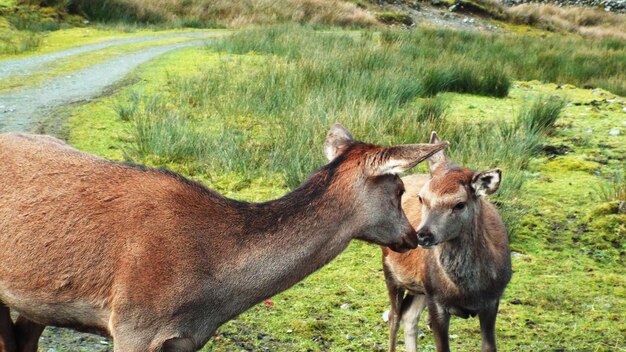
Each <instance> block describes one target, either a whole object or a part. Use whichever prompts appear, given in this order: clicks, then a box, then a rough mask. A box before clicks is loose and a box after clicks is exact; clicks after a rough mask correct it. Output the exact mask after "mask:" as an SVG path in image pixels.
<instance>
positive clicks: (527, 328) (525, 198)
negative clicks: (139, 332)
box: [68, 29, 626, 351]
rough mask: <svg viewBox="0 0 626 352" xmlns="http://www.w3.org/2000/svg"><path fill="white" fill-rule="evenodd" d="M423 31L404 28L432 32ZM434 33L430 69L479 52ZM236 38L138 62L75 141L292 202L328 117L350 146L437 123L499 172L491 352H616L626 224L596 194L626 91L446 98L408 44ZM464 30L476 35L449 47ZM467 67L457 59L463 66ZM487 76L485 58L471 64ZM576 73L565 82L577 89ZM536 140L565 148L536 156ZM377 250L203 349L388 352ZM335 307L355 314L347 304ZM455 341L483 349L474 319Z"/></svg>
mask: <svg viewBox="0 0 626 352" xmlns="http://www.w3.org/2000/svg"><path fill="white" fill-rule="evenodd" d="M419 33H421V32H416V33H414V34H411V35H415V36H416V38H417V37H419V36H421V35H423V36H428V35H431V34H432V32H429V31H426V34H424V33H421V34H419ZM428 33H431V34H428ZM434 33H437V34H436V35H435V36H434V37H435V38H436V37H442V38H443V37H444V35H447V36H449V37H447V38H452V41H451V42H444V41H443V39H442V41H441V42H438V41H436V42H435V44H432V45H434V46H436V45H439V46H440V47H441V50H443V51H444V52H445V53H450V54H449V55H448V54H446V55H444V56H441V57H446V58H449V60H451V62H448V59H446V60H443V59H442V60H440V61H442V62H438V63H437V64H438V65H442V67H446V65H448V66H447V67H452V64H453V63H457V64H458V62H457V61H454V60H456V59H457V58H458V57H456V56H455V55H460V54H459V53H458V52H457V51H461V48H465V49H463V50H464V51H463V52H464V53H465V54H464V55H468V56H470V57H471V55H474V54H472V50H470V49H471V48H472V42H471V41H472V40H474V39H475V37H474V35H473V34H472V35H467V36H463V35H462V34H459V33H448V34H445V33H443V32H439V31H436V32H434ZM246 35H249V36H250V37H248V40H247V42H246V41H245V40H243V38H233V39H232V41H231V42H224V43H223V44H222V45H220V46H219V47H218V49H219V51H212V50H202V49H185V50H181V51H178V52H175V53H171V54H168V55H166V56H164V57H162V58H160V59H158V60H156V61H155V62H153V63H151V64H149V65H144V66H143V67H142V69H140V71H139V72H138V73H137V75H138V78H140V79H139V80H138V83H136V84H135V85H133V86H131V87H127V88H124V89H122V90H121V91H120V92H119V93H118V94H116V95H114V96H110V97H105V98H103V99H102V100H99V101H96V102H93V103H90V104H88V105H85V106H83V107H82V108H80V109H79V110H78V111H76V112H75V113H74V115H73V116H72V118H71V119H70V120H69V124H68V126H69V128H70V135H69V140H70V143H71V144H72V145H74V146H76V147H77V148H79V149H82V150H86V151H90V152H94V153H96V154H99V155H103V156H106V157H109V158H113V159H116V160H122V159H125V158H130V159H133V160H135V161H139V162H144V163H147V164H149V165H153V166H165V167H169V168H171V169H174V170H176V171H179V172H182V173H184V174H185V175H187V176H190V177H193V178H195V179H197V180H199V181H201V182H203V183H205V184H207V185H208V186H210V187H212V188H214V189H216V190H218V191H220V192H222V193H223V194H225V195H226V196H229V197H234V198H237V199H243V200H249V201H261V200H267V199H271V198H273V197H277V196H279V195H281V194H284V193H285V192H287V191H288V190H289V189H292V188H293V187H294V185H296V184H297V183H298V182H300V181H301V180H302V179H303V178H304V177H305V176H306V175H308V174H310V173H311V172H312V171H313V170H314V169H315V168H316V167H318V166H320V165H321V164H322V163H323V162H324V161H323V157H322V155H323V153H322V143H323V139H324V136H325V133H326V131H327V129H328V127H329V126H330V125H331V124H332V123H334V122H336V121H339V122H342V123H344V124H345V125H346V126H347V127H348V128H349V129H350V130H351V131H352V132H353V133H354V135H355V136H356V137H357V138H358V139H362V140H366V141H372V142H377V143H381V144H392V143H414V142H420V141H421V142H424V141H427V139H428V136H429V133H430V131H431V130H432V129H436V130H437V131H438V132H440V136H441V137H442V138H444V139H446V140H450V141H451V142H452V143H451V145H450V147H449V148H448V154H449V156H450V158H451V159H452V160H453V161H456V162H458V163H460V164H462V165H466V166H469V167H473V168H476V169H486V168H491V167H502V168H503V169H504V174H503V184H502V188H501V189H500V190H499V191H498V194H497V197H492V198H491V199H492V200H494V201H496V202H497V204H498V206H499V207H500V210H501V212H502V214H503V216H504V217H505V219H507V223H508V224H509V225H510V230H512V231H511V247H512V249H513V250H515V251H516V252H518V253H520V254H521V255H518V256H515V257H514V259H513V268H514V275H513V279H512V281H511V283H510V285H509V287H508V288H507V291H506V292H505V295H504V297H503V300H502V303H501V309H500V315H499V318H498V325H497V334H498V338H499V340H498V343H499V347H500V349H501V350H503V351H529V350H532V351H554V350H566V351H620V350H625V349H626V340H625V339H624V336H626V322H625V321H624V316H623V314H622V313H621V312H622V310H623V309H622V308H623V307H624V306H625V305H626V289H625V287H624V285H623V282H624V281H625V279H626V277H625V274H624V271H623V268H624V260H625V259H626V244H625V243H626V242H625V241H624V238H625V237H624V236H625V235H626V225H625V224H626V215H624V214H618V212H617V206H616V204H617V202H616V201H615V200H612V199H611V200H609V199H608V198H607V199H602V198H601V197H600V196H599V194H598V192H597V191H596V190H597V189H598V187H600V186H601V185H603V184H604V183H605V182H606V179H607V177H610V175H613V174H614V173H615V172H618V170H621V168H622V167H623V160H624V159H623V156H624V155H626V136H624V134H623V133H622V134H621V135H618V136H611V135H609V130H610V129H611V128H621V129H622V131H623V130H624V128H625V127H623V120H624V117H623V116H624V115H623V111H622V108H623V104H622V103H619V100H623V99H624V98H620V97H616V96H615V95H613V94H611V93H609V92H607V91H604V90H598V91H596V93H592V91H591V90H585V89H580V88H575V87H573V86H571V85H567V84H566V85H560V86H559V85H557V84H554V83H550V84H547V83H541V82H538V81H512V82H511V86H510V88H509V89H508V94H507V96H506V97H504V98H500V97H499V95H497V94H493V95H491V96H490V95H473V94H466V93H458V92H445V91H444V92H439V93H438V94H436V95H434V96H429V94H426V92H425V91H423V90H422V89H418V87H420V86H421V83H420V84H417V83H416V82H419V81H420V79H421V78H422V76H420V75H418V74H417V73H415V72H418V73H419V72H422V71H420V70H421V69H422V68H421V67H415V66H417V65H418V64H421V63H422V61H419V60H421V59H420V58H419V56H416V57H415V61H412V60H413V59H414V55H413V54H411V53H415V52H416V50H417V48H413V47H407V45H399V44H398V43H396V44H393V43H390V42H389V39H390V38H400V39H394V40H408V39H406V38H404V36H405V35H406V36H407V38H409V39H411V38H412V37H411V35H409V34H397V35H396V34H392V35H389V34H385V35H383V36H381V37H377V36H374V35H369V34H365V35H363V36H361V37H359V36H354V35H335V36H331V35H329V34H324V33H319V32H318V33H302V32H300V31H299V30H294V32H292V33H290V35H289V36H287V35H286V34H285V31H284V30H280V29H279V30H277V29H271V30H268V31H266V32H265V33H264V34H262V35H261V34H256V35H255V34H254V33H252V34H250V33H247V34H246ZM432 35H434V34H432ZM384 36H387V37H388V39H383V37H384ZM457 36H460V37H462V38H466V39H467V40H468V41H470V42H467V43H466V42H464V41H461V42H454V40H456V39H454V38H457ZM488 37H489V38H491V39H489V40H483V39H481V38H482V37H478V38H479V39H477V42H478V43H479V44H480V45H482V46H483V50H485V51H491V50H494V49H493V48H491V47H489V45H488V44H489V43H495V44H498V43H500V42H499V41H500V40H502V41H504V40H505V39H502V38H499V37H490V36H488ZM403 38H404V39H403ZM411 40H416V39H411ZM506 40H511V43H513V44H512V45H514V46H513V47H511V48H509V49H506V50H510V51H516V50H519V51H520V52H521V50H522V48H518V47H516V46H515V45H526V44H527V43H528V42H527V41H526V40H527V39H526V38H524V37H522V38H518V39H515V40H513V39H506ZM533 40H540V39H537V38H534V39H533ZM546 40H547V42H546V43H552V44H554V45H560V44H558V43H557V42H556V41H554V42H552V40H553V39H549V38H548V39H546ZM568 40H569V39H568ZM568 40H565V43H569V42H568ZM403 43H404V44H406V43H407V42H403ZM516 43H517V44H516ZM447 45H449V46H452V47H455V46H458V48H456V49H454V48H448V49H446V46H447ZM476 45H478V44H476ZM586 45H596V44H594V43H587V44H586ZM530 47H531V48H532V46H530ZM420 48H421V50H423V51H427V50H429V46H428V45H426V44H424V45H422V46H421V47H420ZM445 50H451V51H445ZM503 50H504V49H503ZM526 50H529V49H528V48H526ZM555 50H556V49H555ZM572 50H574V49H572ZM620 50H621V49H620ZM406 53H408V54H406ZM405 54H406V55H409V57H410V58H411V59H412V60H409V59H405V56H403V55H405ZM493 57H494V58H495V59H496V61H497V60H504V59H502V58H498V56H493ZM405 60H406V61H405ZM465 60H467V61H460V63H461V64H464V63H469V62H470V61H471V60H469V59H467V58H466V59H465ZM606 60H607V61H606V62H605V64H606V65H608V66H609V67H606V68H605V69H606V70H607V72H608V71H610V70H611V69H613V68H611V67H612V66H611V65H617V66H619V65H620V63H615V62H614V61H611V60H612V59H611V58H610V55H609V56H607V58H606ZM348 63H350V65H348ZM501 63H503V64H502V66H501V69H502V72H504V74H505V75H506V76H507V77H510V78H509V79H513V78H520V77H519V76H516V75H514V73H515V71H513V68H512V66H507V65H513V63H509V64H506V61H505V60H504V61H501ZM407 65H409V66H410V67H406V66H407ZM572 65H574V64H572ZM481 66H486V67H489V68H491V67H492V66H493V64H491V61H490V63H489V65H485V64H482V65H479V64H476V68H475V69H477V70H480V69H481V68H480V67H481ZM572 67H574V66H572ZM543 69H544V68H543V67H541V66H539V67H536V68H533V70H531V71H529V72H527V74H528V76H526V77H530V78H532V77H534V76H532V75H533V74H534V73H536V72H542V70H543ZM483 70H485V71H484V72H486V69H483ZM479 72H480V71H479ZM533 72H534V73H533ZM564 77H565V76H564ZM480 78H482V77H480ZM480 78H479V79H480ZM598 78H602V77H601V76H598ZM568 79H571V80H572V82H570V81H567V80H565V81H563V82H558V83H576V82H574V81H575V80H576V78H575V77H570V78H568ZM553 96H558V98H551V97H553ZM564 102H567V104H566V103H564ZM546 145H550V146H554V147H556V149H557V150H559V149H563V150H568V151H569V152H568V153H566V154H545V153H543V152H541V149H542V148H541V147H542V146H546ZM546 150H547V149H546ZM420 169H421V170H425V167H424V166H423V165H422V166H421V167H420ZM379 255H380V250H379V249H378V248H376V247H375V246H370V245H366V244H363V243H360V242H355V243H353V244H352V245H351V246H350V247H349V248H348V250H347V251H346V252H345V253H344V254H342V255H341V256H339V257H338V258H337V259H336V260H335V261H333V262H332V263H331V264H330V265H328V266H326V267H324V268H323V269H322V270H320V271H319V272H317V273H315V274H313V275H312V276H311V277H309V278H307V279H306V280H305V281H303V282H301V283H299V284H297V285H296V286H294V287H293V288H292V289H290V290H288V291H286V292H284V293H282V294H280V295H277V296H276V297H273V298H272V300H273V305H271V306H267V305H265V304H260V305H258V306H256V307H254V308H252V309H251V310H249V311H248V312H246V313H244V314H242V315H241V316H240V317H239V318H237V319H236V320H234V321H232V322H230V323H228V324H226V325H224V326H223V327H221V328H220V329H219V331H218V334H217V336H216V338H214V339H213V340H211V342H210V343H209V344H208V345H207V346H206V347H205V351H239V350H263V349H268V350H272V351H304V350H311V351H329V350H331V351H384V350H385V349H386V341H387V331H386V327H385V324H384V322H383V321H382V319H381V318H380V316H381V314H382V312H383V311H384V310H385V309H386V307H387V305H388V302H387V297H386V291H385V288H384V281H383V280H384V279H383V274H382V268H381V264H380V257H379ZM344 303H347V304H349V309H341V306H342V305H343V304H344ZM421 327H422V328H423V332H424V334H425V338H424V339H423V340H420V341H421V342H420V344H421V349H422V350H425V351H432V350H434V343H433V337H432V334H431V333H430V332H428V331H427V330H426V329H424V327H425V323H424V321H422V324H421ZM451 334H454V335H457V336H458V338H453V339H452V348H453V349H455V350H459V351H464V350H479V348H480V338H479V330H478V321H477V320H476V319H470V320H467V321H466V320H461V319H453V320H452V326H451Z"/></svg>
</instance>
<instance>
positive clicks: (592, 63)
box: [381, 29, 626, 96]
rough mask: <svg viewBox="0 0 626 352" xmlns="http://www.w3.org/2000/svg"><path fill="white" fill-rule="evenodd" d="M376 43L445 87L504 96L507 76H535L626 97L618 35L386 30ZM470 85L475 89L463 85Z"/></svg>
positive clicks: (625, 50) (625, 47) (623, 46)
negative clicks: (426, 69)
mask: <svg viewBox="0 0 626 352" xmlns="http://www.w3.org/2000/svg"><path fill="white" fill-rule="evenodd" d="M381 41H382V43H384V44H385V45H387V46H388V47H389V48H390V50H393V49H396V50H399V51H400V52H401V53H403V54H404V55H407V56H409V57H411V58H412V59H413V60H414V61H415V62H420V61H421V60H424V61H429V62H432V65H431V66H430V67H432V70H433V72H432V73H430V74H432V75H434V76H436V78H437V79H436V80H434V82H435V83H436V84H437V85H444V86H445V85H450V86H452V87H453V88H451V89H446V90H451V91H458V92H467V93H478V94H484V95H494V96H504V95H506V94H505V91H507V90H508V79H519V80H534V79H536V80H542V81H547V82H554V83H569V84H574V85H579V86H587V85H589V86H594V87H601V88H605V89H607V90H610V91H612V92H613V93H616V94H620V95H626V60H624V58H625V57H626V42H624V41H621V40H617V39H604V40H589V39H581V38H576V37H570V38H563V37H560V36H548V37H546V38H536V37H529V36H517V35H494V34H485V33H470V32H455V31H449V30H443V29H439V30H431V29H422V30H416V31H414V32H410V33H403V32H396V31H388V32H385V33H383V34H382V35H381ZM442 58H443V59H442ZM468 72H470V73H473V74H468ZM426 78H428V76H426ZM472 80H474V82H472V83H469V82H471V81H472ZM469 84H471V85H473V86H474V87H476V89H477V91H475V90H468V89H466V87H467V86H468V85H469ZM429 86H435V87H436V85H432V84H429V85H427V87H429ZM480 87H483V88H482V89H481V88H480Z"/></svg>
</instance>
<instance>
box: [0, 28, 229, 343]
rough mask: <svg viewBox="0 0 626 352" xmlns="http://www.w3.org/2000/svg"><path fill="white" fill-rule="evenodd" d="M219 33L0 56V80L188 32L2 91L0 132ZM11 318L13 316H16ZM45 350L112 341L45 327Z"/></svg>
mask: <svg viewBox="0 0 626 352" xmlns="http://www.w3.org/2000/svg"><path fill="white" fill-rule="evenodd" d="M218 33H222V32H217V31H214V32H194V33H177V34H164V35H153V36H145V37H138V38H126V39H120V40H113V41H108V42H105V43H98V44H90V45H84V46H80V47H76V48H71V49H68V50H64V51H61V52H56V53H51V54H46V55H41V56H37V57H32V58H24V59H16V60H6V61H0V79H2V78H3V77H7V76H12V75H19V74H31V73H33V71H35V70H38V69H45V65H46V64H48V63H50V62H53V61H55V60H58V59H61V58H67V57H70V56H73V55H79V54H82V53H85V52H90V51H95V50H100V49H104V48H108V47H111V46H114V45H121V44H129V43H139V42H147V41H153V40H161V39H167V38H184V37H189V38H190V41H187V42H182V43H176V44H168V45H160V46H154V47H151V48H149V49H143V50H139V51H137V52H133V53H129V54H124V55H121V56H117V57H115V58H112V59H110V60H108V61H105V62H102V63H99V64H95V65H93V66H90V67H87V68H85V69H82V70H79V71H76V72H73V73H72V74H70V75H65V76H60V77H57V78H54V79H51V80H49V81H46V82H44V83H42V84H41V85H39V86H36V87H29V88H22V89H19V90H15V91H12V92H9V93H2V94H0V132H7V131H22V132H27V131H33V130H34V129H36V128H37V126H38V125H39V123H41V122H43V121H44V120H45V119H46V118H47V116H48V115H49V114H50V113H52V112H53V111H54V110H56V109H58V108H60V107H62V106H64V105H67V104H71V103H75V102H78V101H84V100H88V99H92V98H95V97H97V96H99V95H100V94H101V93H102V92H103V91H105V90H106V89H107V88H108V87H110V86H111V85H113V84H115V83H116V82H118V81H120V80H121V79H122V78H124V76H126V75H127V74H128V73H130V72H131V71H132V70H134V69H135V68H136V67H137V66H138V65H139V64H142V63H144V62H146V61H148V60H150V59H153V58H155V57H157V56H160V55H163V54H165V53H167V52H170V51H173V50H176V49H181V48H187V47H192V46H201V45H206V44H208V43H209V42H210V41H211V40H212V39H211V38H205V39H195V40H194V39H193V38H198V37H208V36H210V35H212V34H218ZM14 317H15V315H14ZM39 351H43V352H111V351H113V348H112V345H111V341H110V340H109V339H105V338H103V337H100V336H97V335H91V334H83V333H79V332H75V331H72V330H68V329H60V328H54V327H47V328H46V330H45V331H44V334H43V336H42V337H41V339H40V341H39Z"/></svg>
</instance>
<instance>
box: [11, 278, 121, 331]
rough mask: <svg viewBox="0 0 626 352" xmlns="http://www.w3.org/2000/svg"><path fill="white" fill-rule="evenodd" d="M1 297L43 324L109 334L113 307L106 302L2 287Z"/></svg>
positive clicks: (27, 316) (14, 308) (25, 314)
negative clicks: (45, 294) (44, 294)
mask: <svg viewBox="0 0 626 352" xmlns="http://www.w3.org/2000/svg"><path fill="white" fill-rule="evenodd" d="M0 301H2V302H3V303H4V304H5V305H6V306H8V307H9V308H10V309H11V310H13V311H15V312H18V313H20V314H22V315H23V316H24V317H26V318H28V319H29V320H32V321H34V322H36V323H39V324H42V325H52V326H62V327H70V328H74V329H76V330H80V331H86V332H92V333H97V334H100V335H105V336H106V335H108V323H109V318H110V315H111V314H110V311H109V310H108V309H107V308H105V306H104V304H96V303H94V302H88V301H84V300H69V299H62V298H55V297H42V296H41V295H40V294H37V293H28V292H17V291H9V290H7V289H6V288H5V289H2V287H0Z"/></svg>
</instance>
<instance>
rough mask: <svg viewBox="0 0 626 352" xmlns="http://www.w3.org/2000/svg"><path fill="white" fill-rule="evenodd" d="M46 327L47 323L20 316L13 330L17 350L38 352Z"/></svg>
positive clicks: (19, 351)
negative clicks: (40, 339)
mask: <svg viewBox="0 0 626 352" xmlns="http://www.w3.org/2000/svg"><path fill="white" fill-rule="evenodd" d="M45 328H46V326H45V325H41V324H38V323H35V322H33V321H31V320H28V319H26V318H24V316H22V315H20V316H18V317H17V320H16V321H15V326H14V330H13V333H14V335H15V343H16V345H17V352H37V347H38V345H39V338H40V337H41V334H42V333H43V330H44V329H45Z"/></svg>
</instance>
